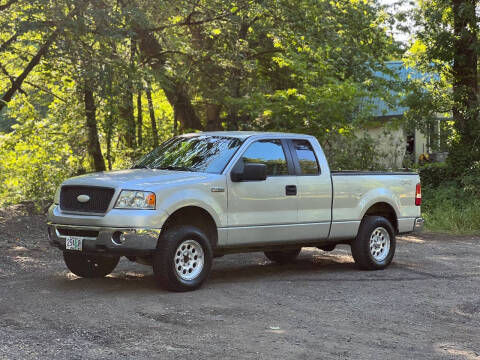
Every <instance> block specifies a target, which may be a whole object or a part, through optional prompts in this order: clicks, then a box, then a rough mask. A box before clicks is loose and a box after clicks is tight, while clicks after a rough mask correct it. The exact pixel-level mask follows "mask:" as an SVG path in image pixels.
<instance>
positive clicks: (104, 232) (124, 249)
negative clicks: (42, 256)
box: [47, 222, 161, 256]
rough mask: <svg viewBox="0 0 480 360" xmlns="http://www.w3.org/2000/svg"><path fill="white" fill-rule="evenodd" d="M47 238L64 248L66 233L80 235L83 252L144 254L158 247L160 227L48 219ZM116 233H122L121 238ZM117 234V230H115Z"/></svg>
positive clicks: (120, 254)
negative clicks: (59, 222)
mask: <svg viewBox="0 0 480 360" xmlns="http://www.w3.org/2000/svg"><path fill="white" fill-rule="evenodd" d="M47 226H48V239H49V242H50V244H51V245H52V246H55V247H57V248H59V249H60V250H66V248H65V241H66V237H67V236H79V237H81V238H82V239H83V240H82V243H83V246H82V252H84V253H95V254H105V255H114V256H145V255H149V254H151V253H152V252H153V251H154V250H155V249H156V247H157V242H158V238H159V236H160V232H161V229H150V228H112V227H94V226H79V225H65V224H55V223H51V222H49V223H48V224H47ZM115 233H122V234H123V235H124V241H122V242H120V241H119V237H118V236H114V234H115ZM116 235H118V234H116Z"/></svg>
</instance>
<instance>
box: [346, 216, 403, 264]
mask: <svg viewBox="0 0 480 360" xmlns="http://www.w3.org/2000/svg"><path fill="white" fill-rule="evenodd" d="M350 246H351V249H352V256H353V259H354V260H355V263H356V264H357V265H358V267H359V268H360V269H363V270H381V269H384V268H386V267H387V266H388V265H390V263H391V262H392V259H393V255H394V254H395V231H394V229H393V226H392V224H391V223H390V221H389V220H388V219H386V218H384V217H383V216H366V217H365V218H364V219H363V220H362V223H361V224H360V229H359V230H358V234H357V238H356V239H355V240H354V241H353V242H352V243H351V244H350Z"/></svg>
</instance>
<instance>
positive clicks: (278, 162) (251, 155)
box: [240, 140, 288, 176]
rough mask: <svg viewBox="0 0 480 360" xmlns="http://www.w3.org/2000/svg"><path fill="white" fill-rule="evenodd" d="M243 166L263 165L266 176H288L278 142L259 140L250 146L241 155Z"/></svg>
mask: <svg viewBox="0 0 480 360" xmlns="http://www.w3.org/2000/svg"><path fill="white" fill-rule="evenodd" d="M240 162H242V163H243V164H264V165H265V166H266V167H267V169H266V174H267V176H282V175H288V166H287V159H286V157H285V153H284V151H283V146H282V142H281V141H280V140H259V141H256V142H254V143H253V144H251V145H250V146H249V147H248V149H247V150H246V151H245V153H244V154H243V156H242V158H241V159H240Z"/></svg>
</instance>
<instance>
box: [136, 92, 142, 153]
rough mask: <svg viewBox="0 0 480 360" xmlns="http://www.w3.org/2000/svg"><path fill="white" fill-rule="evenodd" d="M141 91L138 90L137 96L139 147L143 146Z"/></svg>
mask: <svg viewBox="0 0 480 360" xmlns="http://www.w3.org/2000/svg"><path fill="white" fill-rule="evenodd" d="M142 111H143V110H142V91H141V90H138V94H137V143H138V146H139V147H141V146H142V144H143V134H142V130H143V129H142V128H143V114H142Z"/></svg>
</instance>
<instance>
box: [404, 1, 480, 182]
mask: <svg viewBox="0 0 480 360" xmlns="http://www.w3.org/2000/svg"><path fill="white" fill-rule="evenodd" d="M476 3H477V2H476V1H475V0H441V1H421V2H420V4H419V8H418V9H417V10H416V20H417V25H418V26H419V31H418V32H417V35H416V42H415V43H414V44H413V46H412V48H411V49H410V57H411V59H412V60H413V62H414V63H415V64H416V65H417V66H418V67H420V68H422V69H425V70H426V71H429V72H431V71H432V70H434V71H438V72H439V73H440V74H441V76H442V78H441V79H440V80H439V81H437V85H438V84H442V82H443V80H444V79H445V81H444V82H443V84H442V85H443V86H440V87H438V86H437V89H436V90H437V91H436V92H434V93H433V95H434V97H432V98H431V100H432V102H430V107H429V108H428V106H426V105H428V104H429V103H428V102H423V103H418V105H419V108H420V107H421V108H422V109H423V111H424V112H425V113H426V112H430V113H435V112H439V108H440V109H442V108H445V109H446V110H448V111H451V113H452V116H453V124H454V135H453V136H452V138H451V146H450V153H449V163H450V165H451V167H452V169H454V170H455V171H456V172H457V174H461V173H462V172H463V171H465V169H467V168H468V167H470V166H471V165H472V163H473V162H475V161H478V160H480V147H479V145H480V143H479V141H480V119H479V97H478V96H479V93H478V69H477V68H478V17H477V11H478V10H477V8H476ZM438 90H441V91H438ZM435 95H436V97H435Z"/></svg>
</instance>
